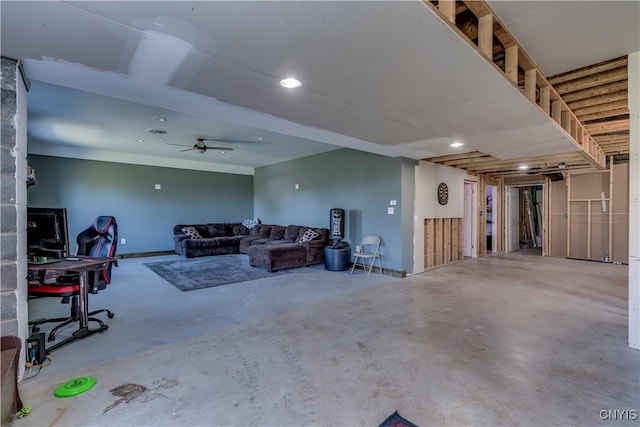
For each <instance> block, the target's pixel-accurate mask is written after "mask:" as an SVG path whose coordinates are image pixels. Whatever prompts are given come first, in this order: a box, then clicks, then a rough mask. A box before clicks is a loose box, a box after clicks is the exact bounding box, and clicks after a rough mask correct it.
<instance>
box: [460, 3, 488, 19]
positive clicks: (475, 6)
mask: <svg viewBox="0 0 640 427" xmlns="http://www.w3.org/2000/svg"><path fill="white" fill-rule="evenodd" d="M463 3H464V4H465V6H467V8H468V9H469V10H470V11H471V13H473V14H474V15H475V16H476V18H478V19H480V18H482V17H483V16H486V15H489V14H493V12H492V11H491V9H490V8H489V6H488V5H487V3H485V2H484V1H478V0H463Z"/></svg>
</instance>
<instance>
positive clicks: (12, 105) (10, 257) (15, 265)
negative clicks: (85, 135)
mask: <svg viewBox="0 0 640 427" xmlns="http://www.w3.org/2000/svg"><path fill="white" fill-rule="evenodd" d="M1 73H2V74H1V75H0V77H1V78H0V89H1V92H2V108H1V119H2V121H1V124H0V129H1V132H2V140H1V144H0V146H1V147H0V148H1V149H0V178H1V184H0V283H1V285H0V297H1V304H2V305H1V307H0V334H1V335H3V336H5V335H15V336H19V337H20V338H21V339H22V341H23V343H24V340H25V339H26V338H27V336H28V314H27V250H26V245H27V237H26V229H27V226H26V221H27V186H26V181H27V109H26V98H27V97H26V88H25V86H24V83H23V81H22V78H21V75H20V73H19V70H18V64H17V62H16V61H14V60H12V59H7V58H2V67H1ZM22 351H23V352H24V345H23V347H22ZM20 360H24V357H23V356H21V358H20ZM23 372H24V366H22V367H21V371H20V376H22V374H23Z"/></svg>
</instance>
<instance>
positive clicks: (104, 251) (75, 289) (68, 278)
mask: <svg viewBox="0 0 640 427" xmlns="http://www.w3.org/2000/svg"><path fill="white" fill-rule="evenodd" d="M76 241H77V243H78V250H77V252H76V255H84V256H91V257H115V255H116V248H117V243H118V225H117V223H116V219H115V217H112V216H99V217H97V218H96V219H95V221H94V222H93V224H92V225H91V226H90V227H88V228H87V229H86V230H84V231H82V232H81V233H80V234H78V236H77V238H76ZM113 264H116V266H117V261H114V262H113V263H108V264H107V265H106V266H105V267H104V268H102V269H99V270H96V271H95V272H93V274H89V283H87V287H88V288H87V289H88V291H89V292H90V293H93V294H97V293H98V291H100V290H103V289H105V288H106V287H107V285H108V284H109V283H111V269H112V267H113ZM79 280H80V277H79V275H78V273H71V274H63V275H60V276H58V277H56V281H55V283H51V284H44V285H36V284H33V285H30V286H29V297H63V302H69V300H70V301H71V313H70V315H69V317H57V318H53V319H38V320H35V321H32V322H29V326H31V331H32V332H33V333H36V332H38V331H39V330H40V327H39V325H41V324H42V323H51V322H61V323H60V324H59V325H56V327H55V328H53V329H52V330H51V332H50V333H49V337H48V340H49V341H54V340H55V334H56V332H57V331H58V330H59V329H60V328H62V327H64V326H66V325H69V324H71V323H73V322H77V321H79V320H80V318H79V311H78V306H79V305H78V304H79V295H80V292H79V290H80V285H79ZM98 313H107V316H108V317H109V318H110V319H111V318H113V317H114V314H113V313H112V312H111V311H110V310H107V309H100V310H95V311H91V312H89V314H88V315H89V316H95V315H96V314H98ZM89 320H90V321H93V322H97V323H98V324H99V325H100V329H101V330H106V329H107V325H105V324H104V322H102V321H101V320H100V319H96V318H93V317H89Z"/></svg>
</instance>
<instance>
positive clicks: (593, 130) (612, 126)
mask: <svg viewBox="0 0 640 427" xmlns="http://www.w3.org/2000/svg"><path fill="white" fill-rule="evenodd" d="M585 128H586V129H587V132H589V133H590V134H591V135H599V134H601V133H610V132H618V131H621V130H629V119H623V120H611V121H608V122H600V123H592V124H586V125H585Z"/></svg>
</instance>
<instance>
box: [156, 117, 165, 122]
mask: <svg viewBox="0 0 640 427" xmlns="http://www.w3.org/2000/svg"><path fill="white" fill-rule="evenodd" d="M153 120H155V121H157V122H166V121H167V119H165V118H164V117H154V118H153Z"/></svg>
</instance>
